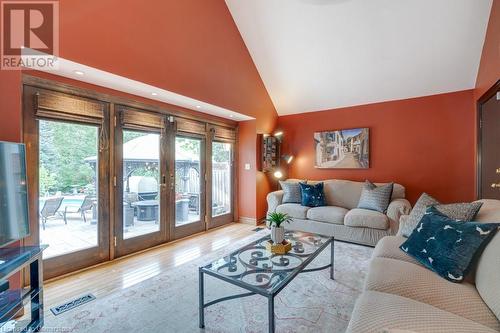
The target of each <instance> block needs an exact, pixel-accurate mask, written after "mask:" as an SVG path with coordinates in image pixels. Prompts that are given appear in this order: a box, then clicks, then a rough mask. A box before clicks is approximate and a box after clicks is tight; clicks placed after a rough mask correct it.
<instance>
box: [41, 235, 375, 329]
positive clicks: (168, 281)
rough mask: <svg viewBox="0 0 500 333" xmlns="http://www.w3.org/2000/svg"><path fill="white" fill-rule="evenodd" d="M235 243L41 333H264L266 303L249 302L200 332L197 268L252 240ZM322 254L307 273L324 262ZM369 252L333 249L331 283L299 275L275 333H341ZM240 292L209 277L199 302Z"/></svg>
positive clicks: (49, 321) (217, 312) (321, 275)
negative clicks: (333, 263)
mask: <svg viewBox="0 0 500 333" xmlns="http://www.w3.org/2000/svg"><path fill="white" fill-rule="evenodd" d="M266 232H267V231H265V230H264V231H260V232H257V233H255V234H253V235H251V236H249V237H247V238H245V239H242V240H241V241H238V242H236V243H233V244H231V245H229V246H226V247H224V248H221V249H219V250H217V251H216V252H211V253H210V254H207V255H205V256H202V257H201V258H199V259H197V260H194V261H191V262H188V263H186V264H184V265H181V266H179V267H176V268H174V269H171V270H167V271H165V272H163V273H161V274H160V275H158V276H156V277H153V278H151V279H149V280H145V281H142V282H140V283H138V284H136V285H134V286H131V287H130V288H128V289H125V290H122V291H121V292H117V293H115V294H112V295H108V296H106V297H103V298H101V299H97V300H95V301H92V302H90V303H87V304H85V305H82V306H80V307H78V308H76V309H73V310H71V311H68V312H66V313H63V314H61V315H59V316H54V315H52V314H51V313H50V314H48V315H47V316H46V319H45V327H44V329H43V330H42V331H45V332H55V331H57V332H76V333H83V332H92V333H111V332H113V333H115V332H120V333H125V332H148V333H165V332H221V333H222V332H248V333H251V332H267V328H268V326H267V300H266V299H265V298H264V297H262V296H258V295H255V296H250V297H246V298H239V299H235V300H230V301H226V302H221V303H218V304H215V305H213V306H211V307H208V308H207V309H206V310H205V327H206V328H205V330H201V329H199V328H198V267H199V266H201V265H204V264H208V263H209V262H210V261H212V260H215V259H217V258H218V257H221V256H223V255H225V254H227V253H229V252H230V251H232V250H236V249H238V248H239V247H242V246H243V245H245V244H247V243H248V242H250V241H253V240H256V239H258V238H260V237H263V236H264V235H265V233H266ZM329 252H330V251H328V250H325V251H323V253H322V254H320V255H319V256H318V257H317V258H316V259H315V260H314V261H313V262H312V263H311V264H310V266H309V267H315V266H321V265H325V264H328V262H329ZM371 252H372V249H371V248H369V247H364V246H360V245H354V244H348V243H342V242H335V280H334V281H332V280H330V278H329V270H328V269H326V270H323V271H316V272H310V273H303V274H299V275H298V276H297V277H296V278H295V279H294V280H293V281H292V282H291V283H290V284H289V285H288V286H286V287H285V288H284V289H283V291H281V293H280V294H278V296H277V297H276V298H275V313H276V331H277V332H330V333H331V332H344V331H345V329H346V327H347V324H348V322H349V319H350V314H351V312H352V310H353V306H354V303H355V301H356V298H357V297H358V295H359V294H360V292H361V289H362V286H363V281H364V278H365V275H366V272H367V268H368V262H369V259H370V256H371ZM241 292H245V291H244V290H241V289H239V288H238V287H235V286H231V285H229V284H227V283H225V282H222V281H220V280H218V279H215V278H213V277H210V276H207V277H206V278H205V301H206V302H208V301H210V300H213V299H215V298H219V297H223V296H228V295H232V294H237V293H241Z"/></svg>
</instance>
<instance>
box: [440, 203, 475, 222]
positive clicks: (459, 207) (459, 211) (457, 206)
mask: <svg viewBox="0 0 500 333" xmlns="http://www.w3.org/2000/svg"><path fill="white" fill-rule="evenodd" d="M482 205H483V203H482V202H470V203H469V202H462V203H452V204H441V205H435V206H434V208H436V209H437V210H438V212H440V213H441V214H444V215H446V216H449V217H452V218H454V219H457V220H462V221H472V220H474V218H475V217H476V215H477V213H478V212H479V209H481V206H482Z"/></svg>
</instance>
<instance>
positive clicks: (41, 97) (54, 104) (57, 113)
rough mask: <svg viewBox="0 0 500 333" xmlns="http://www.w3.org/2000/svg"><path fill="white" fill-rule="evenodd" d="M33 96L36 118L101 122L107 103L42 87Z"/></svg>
mask: <svg viewBox="0 0 500 333" xmlns="http://www.w3.org/2000/svg"><path fill="white" fill-rule="evenodd" d="M35 98H36V100H35V116H36V117H37V118H44V119H55V120H65V121H71V120H73V121H78V122H85V123H91V124H102V122H103V119H104V112H105V110H106V109H107V104H106V103H103V102H100V101H96V100H91V99H87V98H82V97H78V96H73V95H68V94H64V93H60V92H55V91H48V90H43V89H40V90H38V91H37V93H36V95H35Z"/></svg>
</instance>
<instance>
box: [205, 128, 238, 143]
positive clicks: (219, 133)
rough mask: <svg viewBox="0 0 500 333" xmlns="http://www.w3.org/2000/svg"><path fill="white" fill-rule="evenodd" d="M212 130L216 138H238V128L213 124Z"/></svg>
mask: <svg viewBox="0 0 500 333" xmlns="http://www.w3.org/2000/svg"><path fill="white" fill-rule="evenodd" d="M210 131H211V132H212V133H213V136H214V138H218V139H226V140H236V130H235V129H234V128H227V127H221V126H212V127H211V130H210Z"/></svg>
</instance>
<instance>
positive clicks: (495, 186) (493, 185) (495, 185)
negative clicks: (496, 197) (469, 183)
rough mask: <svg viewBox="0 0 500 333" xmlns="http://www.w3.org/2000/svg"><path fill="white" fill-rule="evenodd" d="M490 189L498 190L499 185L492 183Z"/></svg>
mask: <svg viewBox="0 0 500 333" xmlns="http://www.w3.org/2000/svg"><path fill="white" fill-rule="evenodd" d="M491 187H492V188H500V183H493V184H491Z"/></svg>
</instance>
